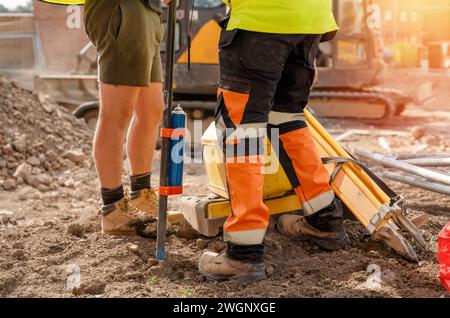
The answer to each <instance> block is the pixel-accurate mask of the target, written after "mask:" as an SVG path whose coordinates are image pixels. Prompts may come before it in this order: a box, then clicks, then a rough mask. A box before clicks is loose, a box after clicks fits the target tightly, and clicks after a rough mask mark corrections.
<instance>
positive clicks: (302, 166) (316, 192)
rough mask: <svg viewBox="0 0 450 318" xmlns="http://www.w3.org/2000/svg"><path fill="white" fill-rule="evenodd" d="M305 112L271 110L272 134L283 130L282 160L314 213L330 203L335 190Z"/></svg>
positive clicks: (306, 208) (305, 209) (307, 210)
mask: <svg viewBox="0 0 450 318" xmlns="http://www.w3.org/2000/svg"><path fill="white" fill-rule="evenodd" d="M303 118H304V116H303V113H282V112H271V113H270V114H269V135H270V130H271V129H273V128H278V129H279V139H280V149H279V159H280V163H281V165H282V166H283V169H284V171H285V172H286V174H287V176H288V178H289V180H290V181H291V184H292V186H293V188H294V190H295V193H296V194H297V196H298V198H299V200H300V202H301V204H302V207H303V212H304V213H305V214H306V215H311V214H314V213H316V212H318V211H320V210H321V209H323V208H325V207H327V206H328V205H330V204H331V203H332V202H333V200H334V192H333V190H332V188H331V186H330V184H329V181H330V174H329V173H328V171H327V170H326V168H325V166H324V165H323V163H322V160H321V158H320V156H319V153H318V151H317V148H316V145H315V143H314V139H313V137H312V135H311V132H310V131H309V128H308V127H307V125H306V123H305V121H304V119H303Z"/></svg>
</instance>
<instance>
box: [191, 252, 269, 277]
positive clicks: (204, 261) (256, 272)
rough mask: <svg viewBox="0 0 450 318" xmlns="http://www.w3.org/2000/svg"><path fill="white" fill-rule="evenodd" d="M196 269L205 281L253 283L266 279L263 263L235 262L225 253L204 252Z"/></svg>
mask: <svg viewBox="0 0 450 318" xmlns="http://www.w3.org/2000/svg"><path fill="white" fill-rule="evenodd" d="M198 269H199V271H200V274H202V275H203V276H204V277H205V278H206V279H209V280H215V281H223V280H235V281H238V282H241V283H253V282H257V281H260V280H264V279H266V278H267V274H266V269H265V266H264V262H262V261H259V262H255V261H244V260H242V261H241V260H236V259H233V258H231V257H230V256H228V255H227V254H226V253H221V254H217V253H212V252H204V253H203V254H202V256H200V259H199V261H198Z"/></svg>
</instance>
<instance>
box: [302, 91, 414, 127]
mask: <svg viewBox="0 0 450 318" xmlns="http://www.w3.org/2000/svg"><path fill="white" fill-rule="evenodd" d="M408 102H409V99H408V97H406V96H404V95H402V94H401V93H398V92H397V91H395V90H388V89H384V88H370V89H362V90H339V89H333V90H322V89H320V90H313V91H312V92H311V96H310V104H311V108H312V109H313V110H314V113H315V114H317V116H318V117H329V118H347V119H355V120H358V121H359V122H365V123H368V124H374V125H381V124H385V123H387V122H389V121H391V120H392V119H393V118H394V116H395V115H399V114H400V113H401V112H402V111H403V109H404V107H405V105H406V104H407V103H408Z"/></svg>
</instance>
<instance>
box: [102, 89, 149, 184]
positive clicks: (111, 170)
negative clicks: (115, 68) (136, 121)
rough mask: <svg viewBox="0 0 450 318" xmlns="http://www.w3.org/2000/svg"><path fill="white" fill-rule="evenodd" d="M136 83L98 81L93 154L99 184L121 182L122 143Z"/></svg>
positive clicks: (135, 94) (131, 108)
mask: <svg viewBox="0 0 450 318" xmlns="http://www.w3.org/2000/svg"><path fill="white" fill-rule="evenodd" d="M140 90H141V88H140V87H134V86H114V85H109V84H103V83H100V104H101V106H100V115H99V120H98V123H97V129H96V132H95V137H94V150H93V156H94V160H95V166H96V169H97V174H98V177H99V179H100V184H101V187H102V188H107V189H114V188H116V187H118V186H120V185H121V184H122V162H123V143H124V141H125V134H126V130H127V127H128V125H129V123H130V119H131V116H132V114H133V109H134V106H135V105H136V102H137V99H138V96H139V91H140Z"/></svg>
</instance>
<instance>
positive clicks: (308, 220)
mask: <svg viewBox="0 0 450 318" xmlns="http://www.w3.org/2000/svg"><path fill="white" fill-rule="evenodd" d="M343 214H344V208H343V205H342V202H341V201H340V200H338V199H335V200H334V202H333V203H332V204H330V205H329V206H328V207H326V208H324V209H322V210H320V211H318V212H316V213H314V214H313V215H310V216H301V215H296V214H285V215H282V216H281V217H280V218H279V219H278V223H277V229H278V231H279V232H280V233H281V234H284V235H287V236H290V237H291V238H294V239H296V240H300V241H305V240H309V241H313V242H314V243H316V244H317V245H318V246H320V247H321V248H323V249H326V250H329V251H337V250H340V249H341V248H343V247H345V246H346V245H348V244H350V239H349V238H348V235H347V232H346V231H345V227H344V222H343Z"/></svg>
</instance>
